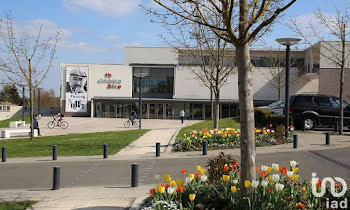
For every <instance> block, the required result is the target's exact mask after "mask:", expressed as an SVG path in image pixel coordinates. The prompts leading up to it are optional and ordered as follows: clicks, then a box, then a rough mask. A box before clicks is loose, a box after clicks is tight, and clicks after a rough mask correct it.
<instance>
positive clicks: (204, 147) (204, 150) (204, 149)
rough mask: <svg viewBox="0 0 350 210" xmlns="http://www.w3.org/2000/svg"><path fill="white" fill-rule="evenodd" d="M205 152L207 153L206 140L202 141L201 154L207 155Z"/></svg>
mask: <svg viewBox="0 0 350 210" xmlns="http://www.w3.org/2000/svg"><path fill="white" fill-rule="evenodd" d="M207 154H208V142H207V141H203V155H207Z"/></svg>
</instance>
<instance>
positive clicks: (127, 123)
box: [124, 119, 139, 128]
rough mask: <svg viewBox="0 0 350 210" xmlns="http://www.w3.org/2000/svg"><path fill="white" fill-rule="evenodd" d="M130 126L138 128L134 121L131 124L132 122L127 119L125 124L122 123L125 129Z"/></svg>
mask: <svg viewBox="0 0 350 210" xmlns="http://www.w3.org/2000/svg"><path fill="white" fill-rule="evenodd" d="M130 125H133V126H134V127H135V128H137V127H139V123H138V122H137V121H135V120H134V123H132V121H131V120H130V119H128V120H127V121H126V122H125V123H124V127H125V128H129V127H130Z"/></svg>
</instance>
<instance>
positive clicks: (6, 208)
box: [0, 201, 37, 210]
mask: <svg viewBox="0 0 350 210" xmlns="http://www.w3.org/2000/svg"><path fill="white" fill-rule="evenodd" d="M36 203H37V201H12V202H7V201H4V202H0V210H20V209H21V210H22V209H23V210H24V209H27V208H29V207H31V206H33V205H34V204H36Z"/></svg>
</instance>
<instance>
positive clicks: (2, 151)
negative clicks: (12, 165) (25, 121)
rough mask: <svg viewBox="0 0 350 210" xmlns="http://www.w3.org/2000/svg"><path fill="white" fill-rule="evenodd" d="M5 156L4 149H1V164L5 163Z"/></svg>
mask: <svg viewBox="0 0 350 210" xmlns="http://www.w3.org/2000/svg"><path fill="white" fill-rule="evenodd" d="M6 156H7V152H6V147H2V150H1V162H6Z"/></svg>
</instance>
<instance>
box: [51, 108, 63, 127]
mask: <svg viewBox="0 0 350 210" xmlns="http://www.w3.org/2000/svg"><path fill="white" fill-rule="evenodd" d="M53 118H55V120H57V126H60V124H61V122H62V121H63V114H61V112H59V111H58V112H57V114H56V115H55V116H53Z"/></svg>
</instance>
